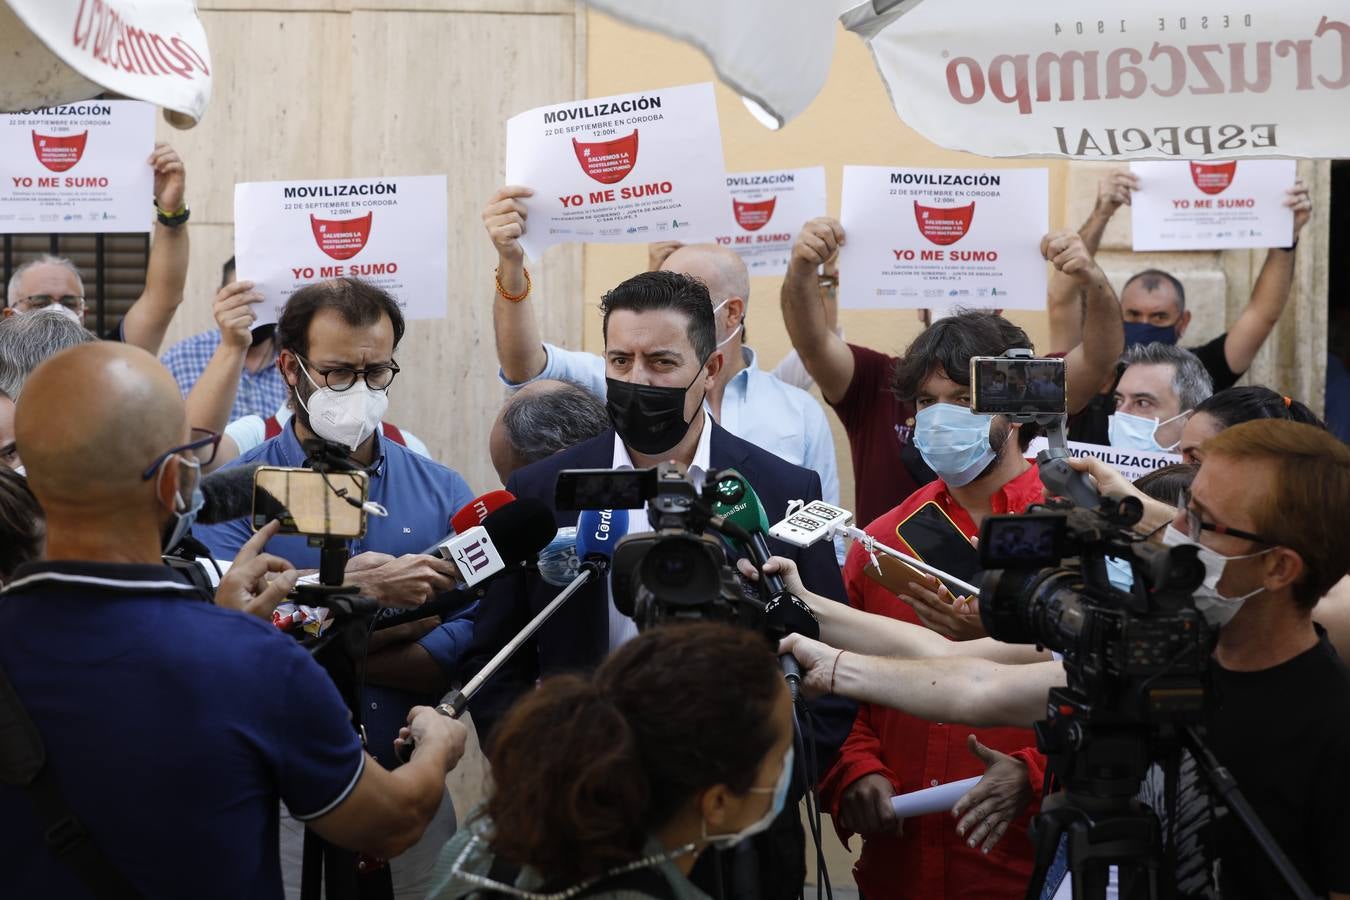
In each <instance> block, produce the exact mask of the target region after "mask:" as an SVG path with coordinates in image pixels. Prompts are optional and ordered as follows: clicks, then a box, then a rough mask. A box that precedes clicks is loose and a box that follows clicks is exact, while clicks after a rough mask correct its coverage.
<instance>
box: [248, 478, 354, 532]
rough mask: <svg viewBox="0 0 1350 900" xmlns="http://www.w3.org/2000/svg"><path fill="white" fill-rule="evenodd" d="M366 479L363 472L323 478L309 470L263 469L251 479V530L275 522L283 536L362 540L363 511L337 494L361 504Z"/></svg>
mask: <svg viewBox="0 0 1350 900" xmlns="http://www.w3.org/2000/svg"><path fill="white" fill-rule="evenodd" d="M366 479H367V476H366V474H365V473H364V472H329V473H328V474H327V476H325V475H323V474H321V473H319V472H315V471H313V470H312V469H285V468H277V467H271V466H264V467H262V468H260V469H258V473H257V474H256V475H255V476H254V479H253V530H254V531H257V530H258V529H259V528H262V527H263V526H264V525H266V524H267V523H268V522H270V521H271V520H273V519H278V520H280V522H281V533H282V534H305V535H314V536H332V537H342V538H356V537H361V536H362V535H363V534H365V532H366V515H365V512H364V511H362V510H361V508H360V507H359V506H353V505H351V504H350V503H348V502H347V501H346V499H344V497H342V496H339V495H338V492H339V491H341V492H343V493H344V494H345V496H346V497H351V498H352V499H354V500H356V501H358V502H361V501H364V500H365V499H366V486H367V480H366Z"/></svg>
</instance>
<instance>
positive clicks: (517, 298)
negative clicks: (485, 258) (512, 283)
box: [493, 267, 532, 303]
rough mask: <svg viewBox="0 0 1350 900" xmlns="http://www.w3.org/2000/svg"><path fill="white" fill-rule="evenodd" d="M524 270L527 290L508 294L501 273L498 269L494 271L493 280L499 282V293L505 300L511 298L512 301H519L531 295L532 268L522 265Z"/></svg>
mask: <svg viewBox="0 0 1350 900" xmlns="http://www.w3.org/2000/svg"><path fill="white" fill-rule="evenodd" d="M522 271H524V273H525V290H523V291H521V292H520V293H519V294H508V293H507V292H506V288H504V287H502V276H501V274H500V273H498V272H496V271H494V272H493V281H495V282H497V293H498V294H500V295H501V298H502V299H503V300H509V301H511V302H512V303H519V302H520V301H522V300H524V299H525V298H526V297H528V296H530V287H531V286H532V285H531V283H530V270H529V269H525V268H524V267H522Z"/></svg>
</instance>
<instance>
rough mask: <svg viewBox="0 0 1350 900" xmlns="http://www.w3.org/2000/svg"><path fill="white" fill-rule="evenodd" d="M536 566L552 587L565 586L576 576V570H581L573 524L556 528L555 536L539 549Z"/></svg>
mask: <svg viewBox="0 0 1350 900" xmlns="http://www.w3.org/2000/svg"><path fill="white" fill-rule="evenodd" d="M537 568H538V569H539V577H540V578H542V579H544V583H545V584H551V585H553V586H554V587H567V585H568V584H570V583H571V581H572V579H573V578H576V577H577V572H579V571H581V558H580V557H578V556H577V530H576V527H575V526H572V525H568V526H566V527H565V528H559V529H558V534H557V536H556V537H554V538H553V540H551V541H549V542H548V546H547V547H545V548H544V549H543V550H540V551H539V562H538V564H537Z"/></svg>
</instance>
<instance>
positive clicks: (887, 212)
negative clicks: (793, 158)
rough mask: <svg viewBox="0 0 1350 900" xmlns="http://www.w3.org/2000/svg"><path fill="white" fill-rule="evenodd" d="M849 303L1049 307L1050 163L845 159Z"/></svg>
mask: <svg viewBox="0 0 1350 900" xmlns="http://www.w3.org/2000/svg"><path fill="white" fill-rule="evenodd" d="M840 223H841V224H842V225H843V226H844V244H843V246H842V247H841V248H840V250H839V305H840V306H841V307H847V308H852V309H881V308H926V307H939V308H941V307H951V306H971V307H995V308H1000V309H1010V308H1011V309H1044V308H1045V287H1046V262H1045V259H1044V258H1043V257H1042V256H1041V249H1040V245H1041V238H1042V236H1044V235H1045V233H1046V231H1048V230H1049V228H1050V211H1049V175H1048V171H1047V170H1046V169H988V170H984V169H898V168H890V167H886V166H845V167H844V189H843V198H842V203H841V210H840Z"/></svg>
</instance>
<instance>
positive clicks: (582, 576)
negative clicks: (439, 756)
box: [397, 498, 628, 762]
mask: <svg viewBox="0 0 1350 900" xmlns="http://www.w3.org/2000/svg"><path fill="white" fill-rule="evenodd" d="M527 499H528V498H527ZM520 502H521V501H520V500H517V501H516V503H515V504H512V506H514V505H516V504H519V503H520ZM539 505H540V506H543V504H542V503H541V504H539ZM545 509H547V508H546V507H545ZM618 513H622V516H620V515H619V514H618ZM627 531H628V511H627V510H619V511H611V510H586V511H584V512H583V513H582V514H581V518H579V519H578V520H577V555H578V556H579V557H581V564H580V566H579V571H578V572H577V575H576V577H575V578H573V579H572V581H571V583H569V584H568V585H567V586H566V587H565V588H563V589H562V590H561V591H559V592H558V596H556V597H554V598H553V599H552V600H551V601H549V604H548V605H547V606H545V607H544V608H543V609H541V610H540V611H539V614H538V615H536V616H535V617H534V618H533V619H531V620H530V621H529V623H528V624H527V625H526V626H525V627H524V628H522V629H521V630H520V632H519V633H518V634H517V635H516V636H515V637H513V638H511V640H509V641H507V643H506V646H504V647H502V649H500V650H498V651H497V653H496V655H495V656H493V657H492V659H490V660H488V661H487V663H486V664H485V665H484V666H483V668H481V669H479V670H478V673H477V674H476V675H474V676H473V677H472V678H470V679H469V681H468V683H467V684H465V685H464V687H462V688H460V689H459V690H457V691H455V692H454V693H453V694H451V695H450V696H449V697H447V698H446V700H445V702H444V703H442V704H441V705H440V706H437V707H436V712H438V713H440V714H441V715H443V716H449V717H450V718H452V719H458V718H459V717H460V716H461V715H463V714H464V710H465V709H467V708H468V706H469V701H471V700H472V699H473V696H474V694H476V693H478V691H479V689H480V688H482V686H483V685H484V684H485V683H486V682H487V680H488V679H489V678H491V677H492V676H493V675H495V674H497V670H498V669H500V668H501V667H502V666H503V665H505V664H506V661H507V660H509V659H510V658H511V657H512V656H514V655H515V653H516V651H517V650H519V649H520V648H521V647H522V646H524V644H525V642H526V641H528V640H529V639H530V638H532V637H534V635H535V634H536V633H537V632H538V631H539V629H540V628H542V627H543V626H544V623H545V622H547V621H548V619H549V617H550V616H552V615H553V614H554V613H555V612H557V611H558V609H559V608H560V607H561V606H562V605H563V604H564V603H566V602H567V601H568V600H569V599H570V598H571V597H572V596H573V595H574V594H576V592H577V591H579V590H581V588H582V587H583V586H584V585H586V584H588V583H590V582H591V581H594V580H596V579H598V578H601V577H603V576H604V575H605V574H606V573H607V572H608V571H609V568H610V563H611V561H612V560H613V557H614V545H615V544H617V543H618V542H619V540H620V539H621V538H622V537H623V536H624V534H625V533H626V532H627ZM415 749H416V745H415V743H414V742H413V741H412V740H407V741H404V742H402V743H401V744H399V745H398V750H397V752H398V758H399V759H401V760H403V762H407V761H408V760H410V759H412V754H413V750H415Z"/></svg>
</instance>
